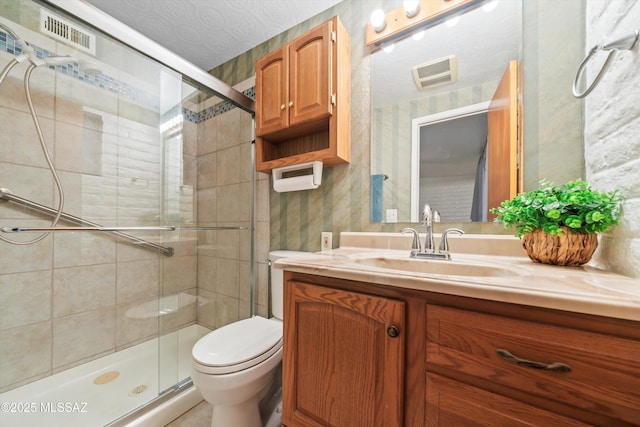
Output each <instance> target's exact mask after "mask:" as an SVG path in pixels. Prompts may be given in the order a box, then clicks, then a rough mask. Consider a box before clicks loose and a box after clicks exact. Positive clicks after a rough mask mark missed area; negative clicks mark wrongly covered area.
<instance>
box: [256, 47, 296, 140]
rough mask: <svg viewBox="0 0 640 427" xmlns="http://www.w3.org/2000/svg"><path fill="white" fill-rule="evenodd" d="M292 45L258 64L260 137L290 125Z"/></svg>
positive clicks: (257, 88) (258, 126)
mask: <svg viewBox="0 0 640 427" xmlns="http://www.w3.org/2000/svg"><path fill="white" fill-rule="evenodd" d="M288 52H289V45H285V46H283V47H281V48H280V49H277V50H274V51H273V52H271V53H269V54H268V55H266V56H264V57H262V58H260V59H259V60H258V61H256V135H258V136H261V135H264V134H268V133H270V132H275V131H278V130H281V129H284V128H286V127H288V126H289V105H288V104H289V53H288Z"/></svg>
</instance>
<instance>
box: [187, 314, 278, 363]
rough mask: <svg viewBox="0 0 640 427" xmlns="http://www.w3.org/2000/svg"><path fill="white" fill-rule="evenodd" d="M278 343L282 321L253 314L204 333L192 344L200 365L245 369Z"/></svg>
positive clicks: (266, 354) (258, 361) (260, 360)
mask: <svg viewBox="0 0 640 427" xmlns="http://www.w3.org/2000/svg"><path fill="white" fill-rule="evenodd" d="M281 346H282V322H278V321H274V320H268V319H265V318H264V317H260V316H255V317H251V318H249V319H244V320H240V321H238V322H234V323H231V324H229V325H226V326H223V327H222V328H218V329H216V330H215V331H213V332H210V333H208V334H207V335H205V336H204V337H202V338H200V340H199V341H198V342H197V343H196V344H195V345H194V346H193V350H192V354H193V359H194V361H195V362H197V363H198V364H200V365H204V366H208V367H214V368H217V367H219V368H221V369H220V370H216V373H223V371H224V372H235V371H237V370H239V369H247V368H249V367H251V366H254V365H256V364H258V363H260V362H262V361H263V360H265V359H267V358H268V357H269V356H271V354H273V353H274V352H275V350H277V349H278V348H279V347H281Z"/></svg>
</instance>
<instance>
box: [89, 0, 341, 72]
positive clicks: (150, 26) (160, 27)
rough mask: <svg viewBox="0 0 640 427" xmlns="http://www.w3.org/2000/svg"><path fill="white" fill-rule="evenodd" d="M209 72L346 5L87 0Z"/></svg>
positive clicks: (331, 1) (308, 0)
mask: <svg viewBox="0 0 640 427" xmlns="http://www.w3.org/2000/svg"><path fill="white" fill-rule="evenodd" d="M85 1H87V2H88V3H90V4H92V5H94V6H95V7H97V8H98V9H101V10H102V11H104V12H106V13H107V14H109V15H111V16H113V17H114V18H116V19H118V20H119V21H121V22H123V23H125V24H127V25H128V26H130V27H131V28H133V29H135V30H137V31H138V32H140V33H142V34H144V35H145V36H147V37H149V38H150V39H152V40H153V41H155V42H157V43H159V44H160V45H162V46H164V47H166V48H168V49H169V50H171V51H173V52H175V53H177V54H178V55H179V56H181V57H183V58H184V59H186V60H188V61H190V62H192V63H193V64H195V65H197V66H199V67H200V68H202V69H204V70H210V69H212V68H214V67H216V66H217V65H220V64H222V63H224V62H226V61H228V60H230V59H232V58H234V57H236V56H237V55H239V54H241V53H243V52H246V51H247V50H249V49H251V48H253V47H255V46H257V45H259V44H260V43H262V42H264V41H266V40H269V39H270V38H271V37H273V36H275V35H278V34H280V33H281V32H283V31H285V30H288V29H289V28H291V27H293V26H295V25H296V24H299V23H300V22H303V21H305V20H307V19H309V18H311V17H312V16H315V15H317V14H318V13H320V12H323V11H325V10H326V9H328V8H330V7H331V6H333V5H335V4H337V3H339V2H340V1H341V0H304V1H302V0H85Z"/></svg>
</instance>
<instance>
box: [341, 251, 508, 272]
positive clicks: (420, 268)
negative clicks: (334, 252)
mask: <svg viewBox="0 0 640 427" xmlns="http://www.w3.org/2000/svg"><path fill="white" fill-rule="evenodd" d="M352 261H353V262H354V263H356V264H360V265H363V266H368V267H375V268H382V269H387V270H398V271H406V272H411V273H423V274H439V275H447V276H474V277H504V276H518V275H520V274H519V273H518V271H516V270H513V269H510V268H505V267H501V266H497V265H492V264H481V263H478V262H472V261H455V260H448V261H447V260H432V259H415V258H409V257H408V256H407V257H406V258H397V257H389V256H372V257H363V258H361V257H354V258H353V259H352Z"/></svg>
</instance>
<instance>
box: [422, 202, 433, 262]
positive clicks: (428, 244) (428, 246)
mask: <svg viewBox="0 0 640 427" xmlns="http://www.w3.org/2000/svg"><path fill="white" fill-rule="evenodd" d="M422 225H424V226H426V227H427V237H426V238H425V240H424V251H425V252H427V253H433V252H435V249H436V246H435V243H434V242H433V211H432V210H431V206H429V204H425V205H424V209H423V210H422Z"/></svg>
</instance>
